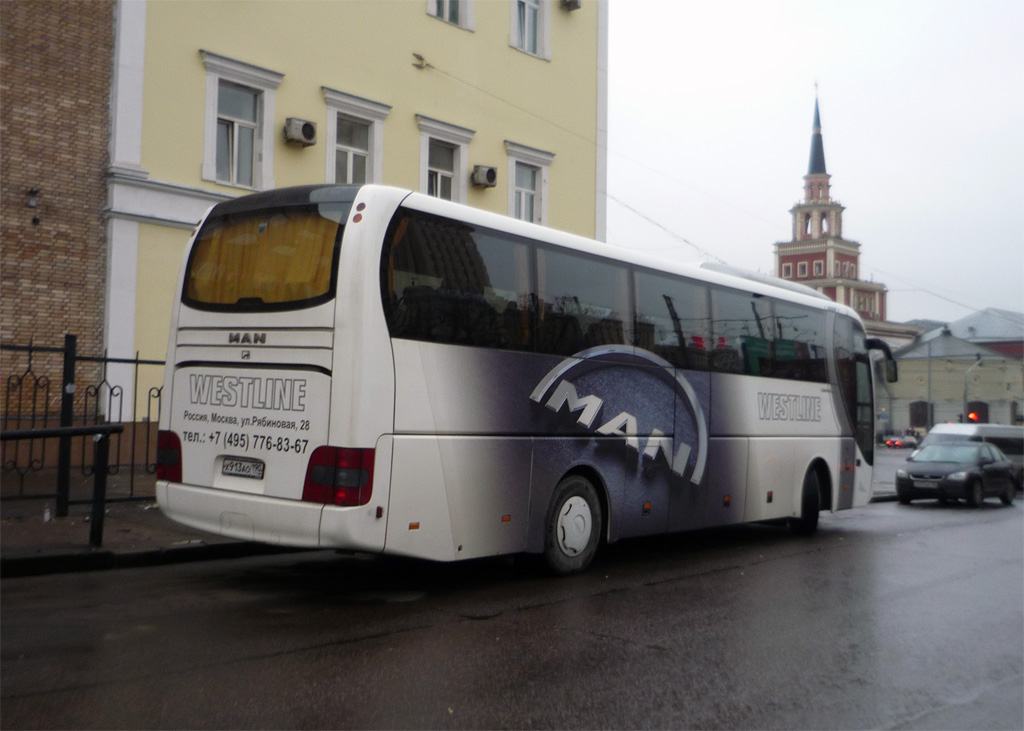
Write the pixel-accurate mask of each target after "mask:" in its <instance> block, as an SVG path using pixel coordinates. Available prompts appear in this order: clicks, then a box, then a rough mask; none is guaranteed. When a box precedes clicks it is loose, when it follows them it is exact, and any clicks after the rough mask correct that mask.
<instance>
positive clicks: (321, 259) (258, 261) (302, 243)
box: [182, 206, 343, 311]
mask: <svg viewBox="0 0 1024 731" xmlns="http://www.w3.org/2000/svg"><path fill="white" fill-rule="evenodd" d="M342 230H343V227H342V226H341V225H339V224H338V223H337V222H336V221H331V220H329V219H327V218H323V217H322V216H320V215H319V214H318V213H317V209H316V207H315V206H310V207H293V208H283V209H273V210H261V211H247V212H245V213H235V214H229V215H226V216H221V217H219V218H210V219H209V220H207V222H206V224H204V226H203V228H202V230H201V231H200V232H199V236H198V237H197V239H196V242H195V245H194V246H193V247H192V254H191V256H190V257H189V261H188V267H187V269H186V271H185V286H184V289H183V292H182V302H184V303H185V304H187V305H189V306H191V307H196V308H199V309H207V310H224V311H243V310H244V311H252V310H287V309H298V308H302V307H311V306H313V305H317V304H321V303H322V302H326V301H327V300H329V299H331V298H332V297H334V289H335V286H336V281H337V277H336V267H337V256H338V250H339V248H340V244H341V233H342Z"/></svg>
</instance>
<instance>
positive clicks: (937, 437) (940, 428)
mask: <svg viewBox="0 0 1024 731" xmlns="http://www.w3.org/2000/svg"><path fill="white" fill-rule="evenodd" d="M962 441H967V442H988V443H989V444H994V445H995V446H997V447H999V449H1000V450H1001V451H1002V453H1003V454H1005V455H1006V456H1007V458H1008V459H1009V460H1010V461H1011V462H1013V482H1014V484H1016V485H1017V489H1018V490H1020V489H1021V488H1022V482H1024V426H1007V425H1005V424H936V425H935V426H933V427H932V430H931V431H930V432H928V436H926V437H925V438H924V441H922V442H921V447H925V446H927V445H929V444H936V443H939V442H962Z"/></svg>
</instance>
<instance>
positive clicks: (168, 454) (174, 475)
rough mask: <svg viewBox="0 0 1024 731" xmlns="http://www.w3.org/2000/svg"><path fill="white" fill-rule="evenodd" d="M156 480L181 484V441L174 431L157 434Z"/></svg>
mask: <svg viewBox="0 0 1024 731" xmlns="http://www.w3.org/2000/svg"><path fill="white" fill-rule="evenodd" d="M156 479H158V480H167V481H168V482H181V439H179V438H178V435H177V434H175V433H174V432H172V431H158V432H157V433H156Z"/></svg>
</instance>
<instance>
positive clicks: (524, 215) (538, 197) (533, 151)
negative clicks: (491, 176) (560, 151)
mask: <svg viewBox="0 0 1024 731" xmlns="http://www.w3.org/2000/svg"><path fill="white" fill-rule="evenodd" d="M505 152H506V153H507V154H508V172H509V179H508V190H509V198H508V215H510V216H513V217H515V218H518V219H520V220H522V221H531V222H532V223H539V224H541V225H546V224H547V222H548V205H547V200H548V168H549V167H550V166H551V163H552V162H553V161H554V159H555V154H554V153H553V152H547V151H545V150H538V149H537V148H535V147H527V146H526V145H521V144H519V143H517V142H511V141H509V140H505Z"/></svg>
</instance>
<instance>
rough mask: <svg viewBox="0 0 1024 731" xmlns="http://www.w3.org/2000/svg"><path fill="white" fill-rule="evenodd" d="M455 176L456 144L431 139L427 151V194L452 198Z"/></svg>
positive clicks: (447, 198) (445, 198)
mask: <svg viewBox="0 0 1024 731" xmlns="http://www.w3.org/2000/svg"><path fill="white" fill-rule="evenodd" d="M454 178H455V146H454V145H449V144H447V143H445V142H440V141H439V140H430V149H429V152H428V153H427V195H432V196H434V197H435V198H443V199H444V200H446V201H450V200H452V181H453V180H454Z"/></svg>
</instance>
